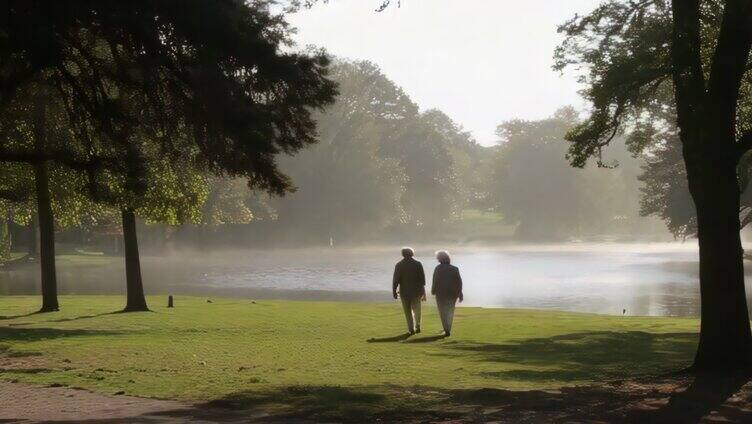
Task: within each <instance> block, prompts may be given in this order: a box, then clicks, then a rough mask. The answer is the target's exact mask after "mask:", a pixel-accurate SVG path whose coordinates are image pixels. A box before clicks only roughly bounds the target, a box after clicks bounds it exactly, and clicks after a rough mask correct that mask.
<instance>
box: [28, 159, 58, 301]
mask: <svg viewBox="0 0 752 424" xmlns="http://www.w3.org/2000/svg"><path fill="white" fill-rule="evenodd" d="M34 182H35V188H36V195H37V213H38V215H39V247H40V251H39V256H40V262H41V268H42V309H40V310H39V312H51V311H57V310H58V309H59V305H58V303H57V277H56V275H55V222H54V217H53V215H52V204H51V202H50V189H49V176H48V174H47V164H46V163H44V162H40V163H37V164H35V165H34Z"/></svg>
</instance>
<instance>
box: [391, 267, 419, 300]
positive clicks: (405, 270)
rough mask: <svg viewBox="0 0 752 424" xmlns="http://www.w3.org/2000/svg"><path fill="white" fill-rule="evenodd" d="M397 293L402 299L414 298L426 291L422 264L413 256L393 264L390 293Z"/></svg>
mask: <svg viewBox="0 0 752 424" xmlns="http://www.w3.org/2000/svg"><path fill="white" fill-rule="evenodd" d="M398 288H399V294H400V296H402V298H403V299H415V298H416V297H421V296H423V295H424V294H425V293H426V274H425V273H424V272H423V264H421V263H420V262H418V261H416V260H415V259H413V258H405V259H402V260H401V261H399V262H397V265H395V266H394V278H392V293H397V289H398Z"/></svg>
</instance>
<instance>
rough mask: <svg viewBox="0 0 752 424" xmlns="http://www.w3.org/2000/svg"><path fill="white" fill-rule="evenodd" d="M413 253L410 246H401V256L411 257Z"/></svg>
mask: <svg viewBox="0 0 752 424" xmlns="http://www.w3.org/2000/svg"><path fill="white" fill-rule="evenodd" d="M413 255H415V251H414V250H413V248H412V247H403V248H402V256H403V257H405V258H412V257H413Z"/></svg>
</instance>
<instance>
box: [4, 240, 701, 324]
mask: <svg viewBox="0 0 752 424" xmlns="http://www.w3.org/2000/svg"><path fill="white" fill-rule="evenodd" d="M445 247H446V246H443V245H439V244H435V245H432V244H426V245H420V246H417V247H416V257H417V259H418V260H420V261H421V262H423V264H424V267H425V269H426V277H427V279H428V280H429V284H430V278H431V274H432V271H433V267H434V266H435V264H436V262H435V260H434V259H433V252H434V251H435V250H437V249H439V248H445ZM398 249H399V248H398V247H397V246H395V247H386V246H379V247H334V248H329V247H318V248H294V249H293V248H291V249H268V250H263V249H248V250H224V251H222V250H220V251H214V252H197V251H191V252H187V251H182V252H173V253H170V254H163V255H159V256H145V257H144V258H143V259H142V265H143V273H144V279H145V282H146V284H145V289H146V292H147V294H162V295H166V294H173V295H205V296H208V297H210V296H233V297H248V298H282V299H300V300H357V301H381V302H389V301H391V297H390V293H389V290H390V287H391V286H390V285H391V273H392V271H393V265H394V263H395V262H396V261H397V260H398V259H399V250H398ZM449 249H450V251H451V253H452V258H453V260H452V263H454V264H456V265H457V266H459V267H460V270H461V272H462V276H463V280H464V283H465V298H466V300H465V303H464V305H468V306H483V307H513V308H545V309H558V310H567V311H576V312H593V313H604V314H617V315H621V314H623V313H626V314H627V315H652V316H697V315H698V314H699V287H698V286H697V283H696V281H697V259H698V257H697V256H698V254H697V245H696V242H693V241H690V242H686V243H590V242H584V243H566V244H520V245H515V244H508V245H499V246H493V247H487V246H472V245H462V246H454V247H453V248H452V246H449ZM122 268H123V264H122V258H120V257H99V258H96V257H95V258H93V260H92V261H91V263H88V264H84V265H80V264H75V265H74V264H70V265H66V263H65V261H64V260H63V262H62V266H61V269H60V271H59V274H60V275H59V280H60V282H59V284H60V292H61V294H120V293H121V292H122V291H123V277H122V276H123V272H122ZM38 286H39V276H38V271H37V270H36V269H35V268H29V269H19V270H13V271H5V272H2V273H0V294H36V293H38V291H39V287H38ZM624 310H626V312H625V311H624Z"/></svg>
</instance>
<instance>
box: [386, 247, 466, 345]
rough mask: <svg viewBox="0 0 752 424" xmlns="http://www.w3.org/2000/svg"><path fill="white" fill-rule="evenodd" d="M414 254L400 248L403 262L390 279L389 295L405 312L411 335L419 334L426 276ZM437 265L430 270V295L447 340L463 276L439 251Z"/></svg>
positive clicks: (405, 248) (460, 296) (409, 250)
mask: <svg viewBox="0 0 752 424" xmlns="http://www.w3.org/2000/svg"><path fill="white" fill-rule="evenodd" d="M414 256H415V251H413V249H411V248H409V247H404V248H402V260H401V261H399V262H397V265H395V267H394V277H393V278H392V295H393V296H394V298H395V299H397V298H400V300H401V301H402V309H403V310H404V312H405V320H406V321H407V331H408V332H409V333H410V334H411V335H412V334H415V333H420V322H421V305H420V304H421V302H423V301H425V300H426V275H425V273H424V271H423V264H421V263H420V262H419V261H417V260H415V258H414ZM436 259H437V260H438V261H439V264H438V265H437V266H436V268H435V269H434V271H433V284H432V285H431V294H432V295H434V296H436V306H437V307H438V309H439V317H440V318H441V326H442V328H443V329H444V336H446V337H449V336H450V334H451V332H452V320H453V319H454V307H455V305H456V304H457V301H458V300H459V301H460V302H462V301H463V300H464V298H463V295H462V277H460V270H459V268H457V267H456V266H454V265H451V264H450V261H451V259H450V257H449V253H448V252H446V251H444V250H440V251H438V252H436Z"/></svg>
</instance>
